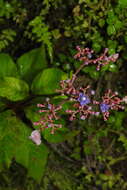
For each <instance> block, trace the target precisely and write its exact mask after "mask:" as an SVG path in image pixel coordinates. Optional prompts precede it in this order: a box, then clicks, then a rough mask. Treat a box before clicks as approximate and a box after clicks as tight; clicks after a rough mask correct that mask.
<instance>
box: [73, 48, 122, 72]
mask: <svg viewBox="0 0 127 190" xmlns="http://www.w3.org/2000/svg"><path fill="white" fill-rule="evenodd" d="M76 48H77V50H78V53H77V54H76V55H75V56H74V58H75V59H78V60H80V61H83V65H84V66H85V65H91V64H95V65H97V70H98V71H99V70H100V68H101V66H104V65H107V64H109V63H110V62H111V61H112V62H116V60H117V59H118V57H119V54H118V53H116V54H113V55H110V56H107V53H108V48H106V49H105V50H104V53H103V54H102V55H101V56H99V57H97V58H93V59H92V57H93V53H94V51H93V50H90V49H89V48H84V49H81V48H80V47H79V46H77V47H76Z"/></svg>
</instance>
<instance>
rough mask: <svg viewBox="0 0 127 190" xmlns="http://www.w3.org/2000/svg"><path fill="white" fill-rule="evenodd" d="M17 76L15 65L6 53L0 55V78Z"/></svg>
mask: <svg viewBox="0 0 127 190" xmlns="http://www.w3.org/2000/svg"><path fill="white" fill-rule="evenodd" d="M5 76H8V77H9V76H12V77H16V76H18V71H17V67H16V64H15V63H14V62H13V60H12V58H11V57H10V56H9V55H8V54H6V53H0V77H5Z"/></svg>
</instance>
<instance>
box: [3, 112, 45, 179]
mask: <svg viewBox="0 0 127 190" xmlns="http://www.w3.org/2000/svg"><path fill="white" fill-rule="evenodd" d="M30 134H31V129H30V128H29V127H28V126H26V125H25V124H24V123H23V122H22V121H21V120H19V119H18V118H17V117H16V116H15V113H13V112H12V111H6V112H3V113H1V114H0V170H2V169H3V168H5V167H9V166H10V164H11V160H12V158H15V160H16V161H17V162H18V163H20V164H22V165H23V166H24V167H26V168H27V169H28V175H29V176H31V177H33V178H34V179H35V180H37V181H38V182H40V180H41V177H42V176H43V174H44V169H45V165H46V161H47V156H48V149H47V147H46V146H44V145H43V144H41V145H39V146H37V145H36V144H34V143H33V142H32V141H31V140H30V139H29V136H30Z"/></svg>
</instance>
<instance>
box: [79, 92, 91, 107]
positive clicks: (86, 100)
mask: <svg viewBox="0 0 127 190" xmlns="http://www.w3.org/2000/svg"><path fill="white" fill-rule="evenodd" d="M77 100H78V101H79V102H80V105H81V106H84V105H86V104H89V103H90V99H89V98H88V96H86V95H85V94H83V93H79V97H78V99H77Z"/></svg>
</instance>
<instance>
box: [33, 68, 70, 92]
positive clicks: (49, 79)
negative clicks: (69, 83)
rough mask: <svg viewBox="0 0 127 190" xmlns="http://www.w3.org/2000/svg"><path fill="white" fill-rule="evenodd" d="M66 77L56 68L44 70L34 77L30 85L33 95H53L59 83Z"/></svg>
mask: <svg viewBox="0 0 127 190" xmlns="http://www.w3.org/2000/svg"><path fill="white" fill-rule="evenodd" d="M66 78H67V75H66V74H65V73H64V72H63V71H61V70H60V69H58V68H51V69H45V70H44V71H42V72H40V73H39V74H38V75H37V77H35V79H34V81H33V83H32V87H31V89H32V92H33V94H54V93H56V89H59V87H60V85H59V82H60V81H61V80H64V79H66Z"/></svg>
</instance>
